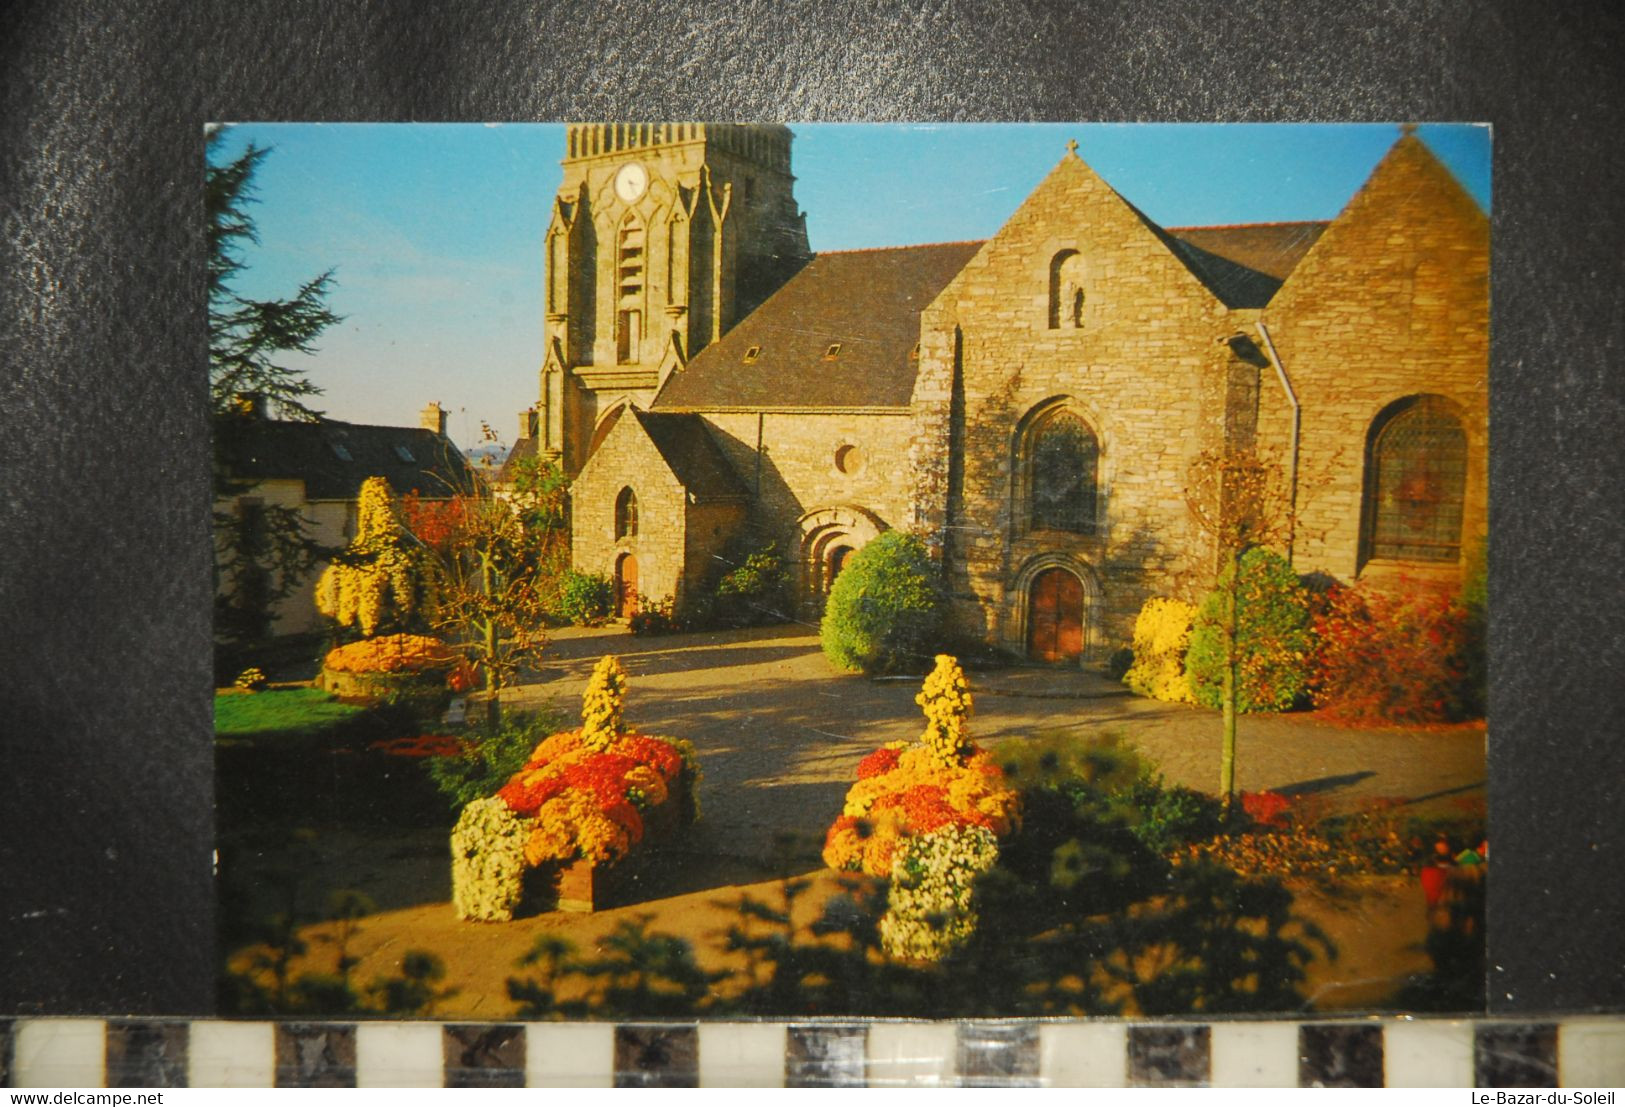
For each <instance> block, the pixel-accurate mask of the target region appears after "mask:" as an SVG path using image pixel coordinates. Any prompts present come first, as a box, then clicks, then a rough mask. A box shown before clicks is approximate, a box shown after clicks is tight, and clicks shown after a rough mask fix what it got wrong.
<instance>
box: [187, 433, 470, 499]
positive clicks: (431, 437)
mask: <svg viewBox="0 0 1625 1107" xmlns="http://www.w3.org/2000/svg"><path fill="white" fill-rule="evenodd" d="M214 433H215V441H216V443H217V445H218V448H219V450H220V452H221V457H222V460H223V461H224V463H225V465H226V466H227V468H228V470H229V471H230V472H231V473H232V474H233V475H234V476H236V477H239V478H241V479H244V480H302V481H304V482H305V498H306V499H307V500H353V499H355V498H356V497H357V496H359V495H360V494H361V482H362V481H364V480H366V479H367V478H368V477H383V478H384V479H386V480H388V481H389V486H390V487H391V488H392V489H394V491H395V494H396V495H397V496H404V495H406V494H407V493H408V492H412V491H416V492H417V493H418V494H419V495H422V496H427V497H430V498H435V497H442V496H449V495H452V494H453V493H454V491H468V490H470V489H472V488H473V487H474V480H475V476H474V473H473V470H471V469H470V468H469V466H468V462H467V460H466V459H465V458H464V457H463V456H462V454H460V453H459V452H458V450H457V447H456V446H455V445H453V444H452V442H451V440H450V439H449V438H446V437H444V436H442V435H438V434H436V433H434V432H433V431H431V430H426V429H423V428H421V427H377V426H370V425H367V424H364V423H341V422H339V421H338V420H335V419H324V420H322V421H320V422H316V423H299V422H289V421H285V420H280V419H264V418H259V417H255V416H247V415H222V416H218V417H217V418H216V419H215V426H214ZM341 450H342V451H343V453H342V454H341V453H340V451H341Z"/></svg>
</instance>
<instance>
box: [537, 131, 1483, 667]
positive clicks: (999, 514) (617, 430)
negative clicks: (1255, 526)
mask: <svg viewBox="0 0 1625 1107" xmlns="http://www.w3.org/2000/svg"><path fill="white" fill-rule="evenodd" d="M566 143H567V148H566V154H565V158H564V162H563V165H564V171H565V173H564V184H563V186H562V187H561V189H560V192H559V196H558V198H557V200H556V201H555V203H554V208H553V219H552V225H551V226H550V228H549V231H548V234H547V245H546V293H545V295H546V305H545V308H546V320H547V323H546V335H547V350H546V355H545V360H544V364H543V366H542V370H541V389H540V396H539V400H538V403H537V406H536V407H535V408H534V409H532V410H530V411H528V412H526V413H524V414H523V415H522V416H521V430H522V432H523V435H522V438H521V440H520V442H519V443H518V444H517V446H516V453H517V454H518V455H520V456H524V455H527V454H535V455H539V456H542V457H545V458H549V459H553V460H556V461H558V463H559V464H561V465H562V466H563V468H564V469H565V471H566V473H567V474H568V475H569V476H570V478H571V480H572V485H571V490H572V517H573V534H572V557H573V561H574V564H575V566H576V568H578V569H580V570H583V571H588V572H599V573H604V574H606V575H609V576H610V577H611V578H612V579H614V581H615V582H616V588H617V609H618V613H619V614H623V615H624V614H628V613H630V611H631V610H632V609H633V608H634V607H635V605H636V602H637V596H638V595H640V594H641V595H645V596H651V597H664V596H668V595H669V596H672V597H674V598H676V599H679V600H680V599H681V598H682V597H683V596H684V594H685V592H686V591H687V590H689V589H693V588H698V587H701V586H703V584H704V582H705V581H706V579H707V578H708V576H710V575H711V573H712V569H713V566H714V565H715V564H716V563H717V559H718V558H719V557H720V556H721V555H722V553H723V550H724V548H725V547H726V546H727V544H728V542H729V540H730V539H731V538H733V537H734V536H735V535H736V534H738V533H740V532H741V531H742V530H744V529H745V528H750V529H751V531H752V533H753V534H756V535H759V536H761V537H762V538H763V539H771V540H773V541H774V542H776V543H777V545H778V548H779V550H780V552H781V553H782V554H785V555H786V556H787V557H788V559H790V560H792V561H793V562H794V563H795V567H796V587H797V589H798V596H799V604H800V611H799V614H800V615H801V617H803V618H807V619H815V618H816V617H817V616H818V614H819V612H820V611H821V609H822V604H823V599H824V596H825V595H826V594H827V593H828V590H829V586H830V583H831V582H832V581H833V580H834V578H835V576H836V575H837V574H838V573H839V572H840V571H841V568H842V566H843V565H844V564H845V562H846V560H847V559H848V558H849V557H850V556H851V555H852V554H853V553H854V552H855V551H856V550H858V549H860V548H862V546H863V545H864V544H865V543H867V542H868V541H869V540H871V539H872V538H874V537H875V536H876V535H878V534H879V533H881V532H882V531H884V530H887V529H889V528H902V529H906V530H909V531H912V532H914V533H917V534H919V535H920V536H921V537H922V538H924V539H925V540H926V542H927V544H928V545H929V546H930V548H931V549H932V550H933V552H934V553H935V554H936V555H937V556H938V558H939V559H940V564H941V566H942V572H943V574H944V580H945V583H946V585H947V587H948V590H949V592H950V595H951V597H952V622H953V629H954V630H955V631H956V632H957V633H960V634H964V635H969V636H974V637H977V638H981V639H984V640H986V641H989V642H991V643H994V644H997V645H998V646H1000V647H1002V648H1004V649H1006V650H1009V651H1011V652H1013V653H1016V654H1020V655H1023V656H1026V657H1030V658H1033V659H1038V660H1043V661H1052V662H1078V661H1080V660H1087V659H1097V658H1099V657H1101V656H1102V655H1103V654H1105V653H1106V652H1109V651H1110V650H1111V649H1112V648H1115V646H1117V645H1119V644H1121V643H1123V642H1125V641H1127V639H1128V638H1129V636H1130V633H1131V630H1132V625H1133V621H1134V617H1135V615H1136V613H1137V612H1138V610H1139V608H1140V606H1141V605H1142V604H1143V603H1144V601H1145V600H1146V599H1148V598H1149V597H1151V596H1153V595H1174V596H1182V597H1185V598H1195V597H1196V596H1198V595H1199V594H1200V591H1201V590H1202V589H1203V588H1204V587H1205V586H1206V585H1207V583H1208V573H1207V569H1209V568H1210V567H1211V554H1210V552H1209V551H1206V550H1204V544H1203V540H1202V536H1201V535H1200V534H1199V532H1198V531H1197V530H1196V528H1195V526H1194V525H1193V522H1192V520H1191V518H1190V516H1189V512H1188V509H1187V507H1186V505H1185V501H1184V496H1183V489H1184V487H1185V484H1186V482H1187V479H1188V472H1189V468H1190V464H1191V462H1192V461H1193V460H1194V458H1195V457H1196V455H1197V454H1198V453H1199V452H1200V451H1202V450H1203V449H1210V448H1211V449H1225V448H1245V447H1247V446H1250V445H1254V444H1257V445H1260V446H1265V447H1268V448H1269V449H1271V451H1272V452H1274V453H1275V454H1276V455H1277V456H1280V457H1281V458H1283V459H1284V460H1285V461H1287V463H1288V464H1289V465H1290V467H1291V469H1292V471H1293V472H1295V473H1300V474H1313V478H1314V484H1315V491H1314V494H1313V496H1312V497H1310V496H1306V497H1305V498H1303V499H1302V500H1300V502H1299V504H1298V508H1299V512H1300V518H1301V520H1302V537H1301V538H1300V539H1299V540H1298V541H1296V542H1295V543H1294V545H1293V548H1292V550H1291V556H1292V559H1293V562H1294V564H1295V566H1296V567H1297V568H1298V570H1299V571H1300V572H1305V573H1308V572H1317V571H1318V572H1323V573H1327V574H1330V575H1331V576H1333V577H1336V578H1338V579H1340V580H1343V581H1354V580H1357V579H1375V580H1378V581H1383V580H1390V581H1391V580H1397V579H1399V578H1400V577H1401V576H1404V577H1405V578H1407V579H1418V578H1420V579H1428V580H1438V581H1452V580H1457V579H1459V577H1460V575H1461V573H1462V571H1463V568H1464V565H1465V561H1466V559H1467V557H1468V556H1469V554H1470V551H1471V550H1472V549H1473V547H1474V546H1475V545H1476V544H1477V543H1478V542H1479V541H1480V540H1481V539H1482V538H1483V536H1484V534H1485V531H1486V517H1487V501H1488V466H1487V459H1488V439H1487V435H1488V399H1489V395H1488V376H1489V220H1488V217H1487V216H1486V214H1485V213H1484V212H1483V211H1482V210H1481V209H1480V208H1479V207H1478V205H1477V203H1476V202H1475V201H1474V200H1473V199H1472V198H1471V197H1470V196H1469V195H1468V194H1467V192H1466V191H1465V190H1464V189H1463V188H1462V187H1461V185H1460V184H1459V183H1458V182H1457V181H1456V180H1455V178H1454V177H1453V176H1452V175H1451V174H1450V172H1449V170H1447V169H1446V168H1445V167H1444V166H1443V165H1442V164H1441V163H1440V162H1439V161H1438V159H1437V158H1436V157H1435V156H1434V155H1433V154H1432V153H1431V151H1429V150H1428V148H1427V146H1426V145H1425V143H1424V142H1423V141H1422V140H1421V139H1420V138H1419V137H1418V136H1417V135H1416V134H1414V133H1413V132H1411V131H1410V130H1409V129H1406V130H1405V132H1404V133H1403V134H1402V136H1401V137H1400V139H1399V140H1398V142H1396V143H1395V145H1394V146H1393V148H1392V149H1390V150H1389V152H1388V153H1387V155H1386V156H1385V157H1384V158H1383V159H1382V161H1381V162H1380V164H1378V166H1377V167H1376V168H1375V170H1373V172H1372V174H1371V176H1370V178H1369V179H1368V180H1367V181H1366V183H1365V184H1364V185H1363V186H1362V187H1361V188H1360V189H1359V190H1358V191H1357V192H1356V193H1355V195H1354V196H1353V197H1352V198H1351V199H1350V200H1349V202H1348V204H1347V205H1346V206H1345V207H1344V209H1343V210H1342V212H1341V213H1340V214H1339V215H1338V216H1337V217H1336V218H1335V219H1333V220H1331V221H1330V222H1324V223H1322V222H1305V223H1268V224H1252V225H1244V226H1224V227H1161V226H1158V225H1157V224H1155V223H1154V222H1152V221H1151V220H1150V219H1149V218H1147V217H1146V216H1145V214H1144V213H1142V212H1141V211H1139V210H1138V209H1137V208H1136V207H1135V206H1134V205H1133V204H1132V203H1131V202H1130V201H1129V200H1127V199H1125V198H1124V197H1123V196H1122V195H1120V194H1119V193H1117V192H1116V191H1115V190H1114V189H1113V188H1112V187H1111V186H1110V185H1109V184H1108V183H1107V182H1106V181H1104V180H1103V179H1102V178H1101V177H1100V176H1099V175H1098V174H1096V173H1095V172H1094V171H1093V170H1092V169H1091V168H1090V167H1089V166H1088V165H1087V164H1086V163H1085V162H1084V161H1083V159H1082V158H1081V157H1079V155H1078V152H1077V148H1076V144H1069V149H1068V150H1067V151H1066V153H1065V154H1064V155H1063V156H1062V157H1061V159H1060V161H1059V162H1058V163H1057V164H1056V166H1055V167H1054V169H1052V170H1051V171H1050V173H1049V174H1048V176H1046V177H1045V179H1044V180H1043V181H1042V182H1041V183H1040V184H1039V185H1038V186H1037V188H1036V189H1034V191H1033V192H1032V193H1031V195H1029V196H1028V197H1027V198H1026V199H1025V200H1024V201H1023V202H1022V203H1021V205H1020V206H1019V207H1018V208H1017V209H1016V211H1015V212H1014V214H1012V215H1011V217H1010V219H1009V220H1008V221H1007V222H1006V223H1005V225H1004V226H1003V227H1002V228H1001V229H1000V230H999V231H998V233H997V234H995V235H994V236H993V237H992V238H990V239H988V240H987V241H985V242H958V243H940V244H935V245H927V246H905V247H897V248H892V249H872V250H855V251H845V252H829V253H823V254H818V255H816V256H815V255H813V254H812V253H811V252H810V251H809V250H808V247H807V235H806V224H805V217H804V215H803V214H802V213H801V212H800V211H799V210H798V208H797V206H796V202H795V198H794V195H793V183H794V178H793V177H792V176H791V172H790V146H791V134H790V131H789V129H788V128H786V127H783V126H777V125H772V126H748V125H717V124H590V125H588V124H583V125H575V126H571V127H570V128H569V129H568V132H567V139H566ZM1261 187H1267V184H1266V185H1261Z"/></svg>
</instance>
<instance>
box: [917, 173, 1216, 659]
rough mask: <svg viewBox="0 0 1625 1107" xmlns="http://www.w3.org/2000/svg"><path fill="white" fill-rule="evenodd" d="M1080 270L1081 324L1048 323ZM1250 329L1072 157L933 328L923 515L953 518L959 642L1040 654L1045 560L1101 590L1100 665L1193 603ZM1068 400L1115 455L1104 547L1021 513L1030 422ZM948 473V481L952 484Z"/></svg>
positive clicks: (1107, 488) (925, 345)
mask: <svg viewBox="0 0 1625 1107" xmlns="http://www.w3.org/2000/svg"><path fill="white" fill-rule="evenodd" d="M1063 250H1076V251H1078V252H1079V254H1080V255H1081V259H1082V269H1083V278H1082V288H1083V293H1084V307H1083V312H1082V320H1081V326H1080V327H1077V328H1075V329H1074V328H1062V329H1051V327H1050V325H1049V324H1050V311H1049V296H1050V263H1051V259H1053V258H1055V257H1056V255H1057V254H1058V253H1059V252H1060V251H1063ZM956 326H957V327H958V328H960V331H961V332H962V336H963V337H962V340H961V348H962V366H961V375H962V379H963V390H964V428H963V439H964V472H963V476H962V478H960V479H961V480H962V483H963V493H962V495H961V496H960V497H959V498H958V500H957V501H956V502H953V503H948V504H944V503H942V502H940V501H935V502H934V501H932V500H931V499H930V497H932V496H941V495H943V490H945V489H946V486H947V482H948V472H947V468H946V465H945V464H942V463H941V459H940V456H939V455H940V451H941V450H942V449H943V445H942V444H943V443H944V442H945V441H946V440H947V432H946V429H945V427H944V425H943V423H944V420H943V415H942V412H943V409H944V406H945V405H946V404H947V403H948V401H949V399H950V396H949V394H948V386H949V384H950V382H951V381H952V377H953V367H952V364H951V359H952V357H953V351H954V346H955V342H954V339H953V329H954V327H956ZM1234 329H1235V316H1234V315H1233V313H1231V312H1229V311H1228V310H1227V309H1226V308H1225V307H1224V306H1223V305H1222V304H1221V303H1220V302H1219V301H1218V300H1216V299H1215V298H1214V297H1213V296H1212V295H1211V294H1210V293H1209V292H1208V291H1207V290H1206V288H1204V287H1203V286H1202V285H1201V284H1200V283H1199V282H1198V281H1197V279H1196V278H1195V277H1194V276H1192V275H1191V274H1190V272H1189V271H1188V270H1187V269H1186V268H1185V267H1184V266H1183V265H1182V264H1181V263H1180V262H1179V261H1178V260H1177V259H1176V258H1175V257H1173V256H1172V255H1171V254H1170V253H1169V252H1168V250H1167V248H1166V247H1165V246H1164V245H1163V244H1162V242H1161V241H1160V240H1159V239H1158V238H1157V237H1156V236H1155V234H1154V233H1153V232H1152V231H1151V230H1150V229H1149V228H1148V227H1147V226H1146V224H1145V222H1144V221H1143V220H1142V219H1141V218H1140V217H1139V216H1138V215H1137V214H1136V213H1135V212H1134V211H1133V210H1132V209H1131V208H1130V207H1129V206H1128V205H1127V204H1126V203H1125V202H1124V201H1123V200H1122V199H1121V198H1120V197H1119V196H1118V195H1117V194H1116V193H1115V192H1113V191H1112V190H1111V188H1110V187H1109V186H1108V185H1106V183H1105V182H1104V181H1102V180H1101V179H1100V178H1099V177H1098V176H1096V175H1095V174H1094V172H1093V171H1092V170H1090V169H1089V168H1088V167H1087V166H1085V165H1084V164H1083V162H1082V161H1080V160H1078V159H1077V158H1075V157H1068V158H1066V159H1064V160H1063V161H1062V162H1061V163H1060V164H1059V165H1058V166H1057V167H1056V168H1055V170H1054V171H1052V172H1051V174H1050V175H1049V177H1048V178H1046V179H1045V180H1044V182H1043V183H1042V184H1040V185H1039V187H1038V188H1037V190H1035V191H1034V193H1033V194H1032V196H1030V197H1029V198H1028V200H1027V201H1026V202H1025V203H1024V204H1023V205H1022V207H1021V208H1020V209H1019V210H1018V211H1017V212H1016V214H1015V215H1014V216H1012V217H1011V219H1010V221H1009V222H1008V223H1007V224H1006V225H1005V226H1004V228H1003V229H1002V230H1001V231H1000V232H999V234H998V235H997V236H995V237H994V238H993V239H992V240H990V241H989V243H988V244H987V245H986V246H985V247H983V249H982V250H981V251H980V252H979V253H978V254H977V256H976V257H975V258H974V259H973V260H972V261H971V262H970V263H969V264H968V265H967V266H966V268H965V270H964V271H963V272H962V273H961V274H960V275H959V276H958V277H957V278H955V280H954V281H953V283H952V284H950V285H949V286H948V288H947V289H945V290H944V292H943V293H942V295H941V296H939V297H938V299H937V300H936V301H935V302H934V303H933V304H932V306H931V307H930V308H928V309H927V310H926V312H925V314H924V316H923V318H922V331H923V336H922V342H921V362H922V366H921V375H920V384H919V388H918V390H917V392H916V397H915V398H916V403H917V404H918V405H919V407H918V409H917V410H918V412H919V417H918V418H917V420H916V425H915V427H914V439H915V440H914V444H913V446H914V449H913V452H914V459H915V460H914V464H915V472H916V481H917V482H918V485H919V487H920V488H921V490H922V496H920V497H917V498H916V501H915V503H914V504H913V505H912V510H911V512H910V518H911V519H915V520H920V521H921V522H922V523H923V524H924V528H923V529H924V530H925V531H926V532H927V533H928V534H929V533H930V532H931V531H932V530H933V529H937V530H940V528H941V526H942V520H943V519H944V518H945V517H947V516H951V517H952V519H951V521H952V523H953V527H954V530H953V533H952V536H951V539H950V546H951V549H952V556H951V558H950V561H949V565H948V574H949V583H950V587H951V588H952V590H953V594H954V599H955V605H954V616H955V622H956V629H957V630H959V631H960V632H962V633H964V634H967V635H972V636H976V637H985V638H987V639H989V640H991V641H994V642H998V643H1000V644H1002V645H1003V646H1005V647H1006V648H1008V649H1012V650H1014V651H1017V652H1021V651H1023V650H1024V649H1025V646H1026V643H1025V640H1024V635H1025V624H1026V610H1025V606H1026V595H1025V592H1026V585H1027V584H1028V583H1029V582H1030V579H1031V576H1032V575H1033V573H1034V572H1035V571H1036V570H1037V569H1039V568H1042V567H1045V566H1046V565H1050V564H1055V565H1062V566H1065V567H1067V568H1070V569H1072V570H1073V571H1074V572H1076V573H1077V574H1078V575H1079V576H1080V577H1081V578H1082V579H1083V580H1084V583H1085V594H1086V597H1088V599H1087V601H1086V602H1087V603H1088V606H1089V611H1088V620H1087V621H1088V622H1089V624H1090V625H1088V626H1086V629H1085V633H1086V639H1087V649H1088V654H1089V655H1090V656H1096V657H1098V656H1100V654H1101V653H1102V652H1104V651H1106V650H1109V649H1110V648H1113V647H1115V646H1116V645H1117V644H1119V643H1121V642H1123V641H1126V640H1127V639H1128V638H1129V636H1130V634H1131V631H1132V627H1133V621H1134V617H1135V615H1136V614H1137V613H1138V611H1139V608H1140V606H1141V604H1142V603H1143V602H1144V601H1145V600H1146V599H1147V598H1148V597H1150V596H1152V595H1182V596H1185V597H1187V598H1189V597H1191V596H1192V595H1193V593H1194V589H1195V588H1196V587H1198V586H1199V584H1198V581H1197V580H1196V576H1198V575H1199V574H1197V572H1196V570H1197V566H1196V565H1195V564H1194V563H1193V562H1194V561H1195V560H1196V559H1194V558H1193V557H1192V551H1193V550H1195V549H1196V548H1197V546H1198V537H1197V535H1196V534H1195V533H1194V530H1195V528H1194V527H1193V526H1192V524H1191V521H1190V518H1189V514H1188V511H1187V509H1186V506H1185V501H1184V487H1185V483H1186V479H1187V474H1188V470H1189V466H1190V463H1191V461H1192V460H1193V459H1194V457H1195V456H1196V454H1197V452H1198V451H1199V450H1200V449H1201V448H1202V447H1203V446H1207V445H1217V444H1218V442H1219V440H1220V436H1221V435H1222V433H1223V421H1224V412H1225V400H1226V386H1227V382H1228V381H1229V376H1230V368H1231V364H1232V362H1233V355H1232V353H1231V351H1230V350H1229V348H1228V347H1226V346H1223V345H1221V344H1220V342H1219V340H1220V339H1222V338H1224V337H1225V336H1227V335H1228V334H1230V333H1232V332H1233V331H1234ZM1063 398H1064V399H1065V400H1066V401H1067V403H1068V405H1069V407H1070V408H1071V409H1072V410H1074V411H1076V412H1078V413H1079V414H1080V415H1082V416H1083V417H1084V418H1085V420H1086V421H1088V422H1089V423H1090V424H1091V426H1092V427H1093V429H1094V430H1095V433H1096V435H1097V437H1098V439H1099V442H1100V446H1101V454H1100V472H1099V477H1100V479H1099V485H1098V489H1099V511H1098V516H1097V531H1096V534H1094V535H1076V534H1067V533H1062V532H1056V531H1046V532H1042V533H1031V532H1029V530H1028V527H1027V520H1026V510H1025V505H1024V504H1023V503H1020V502H1018V501H1019V500H1020V499H1021V496H1020V487H1019V486H1020V483H1021V476H1020V472H1019V466H1018V462H1017V450H1018V441H1019V439H1020V437H1021V432H1022V429H1023V420H1024V419H1025V418H1027V417H1028V416H1029V415H1030V414H1031V413H1032V412H1033V411H1034V410H1035V409H1037V408H1040V407H1041V406H1043V405H1045V404H1047V403H1048V402H1050V401H1055V400H1059V399H1063ZM938 470H940V471H938Z"/></svg>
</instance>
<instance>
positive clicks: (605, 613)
mask: <svg viewBox="0 0 1625 1107" xmlns="http://www.w3.org/2000/svg"><path fill="white" fill-rule="evenodd" d="M614 602H615V585H614V583H613V582H611V581H610V579H609V578H608V577H606V576H602V575H600V574H598V573H578V572H576V571H575V570H574V569H571V570H570V571H569V572H568V573H566V574H564V581H563V583H561V584H560V585H559V607H558V616H559V618H561V619H564V620H566V621H568V622H571V623H574V624H575V625H576V626H581V627H586V626H593V625H595V624H597V623H601V622H603V621H604V620H605V619H607V618H609V613H610V611H612V610H613V609H614Z"/></svg>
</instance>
